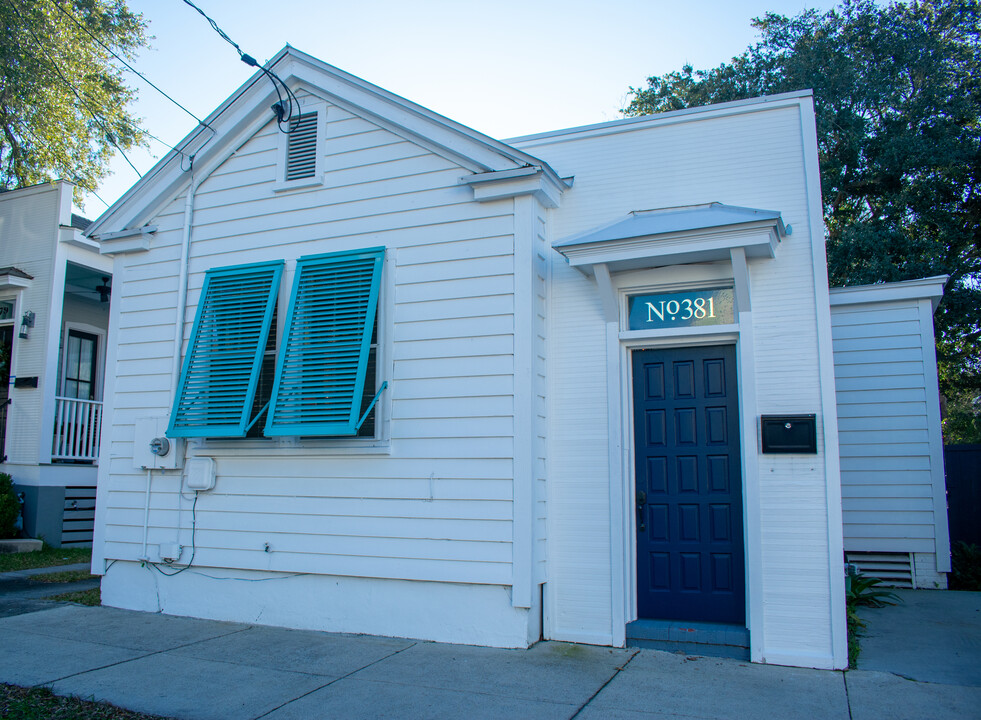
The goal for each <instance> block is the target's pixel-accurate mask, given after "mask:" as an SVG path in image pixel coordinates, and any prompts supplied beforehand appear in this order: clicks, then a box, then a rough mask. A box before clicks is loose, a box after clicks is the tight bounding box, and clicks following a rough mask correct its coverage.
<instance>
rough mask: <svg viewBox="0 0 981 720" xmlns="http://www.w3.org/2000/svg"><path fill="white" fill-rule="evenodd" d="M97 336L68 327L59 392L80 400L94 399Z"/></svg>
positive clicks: (96, 368)
mask: <svg viewBox="0 0 981 720" xmlns="http://www.w3.org/2000/svg"><path fill="white" fill-rule="evenodd" d="M98 346H99V336H98V335H94V334H92V333H87V332H82V331H81V330H74V329H69V331H68V347H66V348H65V378H64V386H63V387H62V390H61V394H62V395H63V396H64V397H69V398H78V399H81V400H95V381H96V371H97V370H98V367H99V365H98V361H97V360H98Z"/></svg>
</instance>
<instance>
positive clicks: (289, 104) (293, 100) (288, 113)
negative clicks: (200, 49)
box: [183, 0, 300, 134]
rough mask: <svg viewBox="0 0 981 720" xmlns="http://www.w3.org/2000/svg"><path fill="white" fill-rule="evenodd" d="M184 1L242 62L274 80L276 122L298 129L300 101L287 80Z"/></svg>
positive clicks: (281, 125)
mask: <svg viewBox="0 0 981 720" xmlns="http://www.w3.org/2000/svg"><path fill="white" fill-rule="evenodd" d="M183 2H184V4H185V5H188V6H190V7H192V8H194V9H195V10H197V11H198V13H199V14H200V15H201V17H203V18H204V19H205V20H207V21H208V24H209V25H211V27H212V28H214V31H215V32H216V33H218V35H219V36H220V37H221V38H222V39H223V40H224V41H225V42H227V43H228V44H229V45H231V46H232V47H233V48H235V51H236V52H237V53H238V56H239V59H240V60H241V61H242V62H244V63H245V64H246V65H248V66H249V67H254V68H258V69H259V71H261V72H262V73H264V74H265V75H266V77H268V78H269V80H270V82H272V84H273V88H274V89H275V90H276V96H277V97H278V98H279V102H277V103H276V104H275V105H273V111H274V112H275V113H276V123H277V125H278V126H279V131H280V132H282V133H286V134H289V133H290V132H292V131H293V130H296V128H297V127H298V126H299V123H300V101H299V100H298V99H297V97H296V95H295V94H294V93H293V91H292V90H290V88H289V86H288V85H287V84H286V83H285V82H283V80H282V78H280V77H279V76H278V75H276V73H274V72H273V71H272V70H269V69H268V68H266V67H263V66H262V65H260V64H259V61H258V60H256V59H255V58H254V57H252V56H251V55H249V54H248V53H247V52H245V51H244V50H242V48H241V46H240V45H239V44H238V43H237V42H235V41H234V40H232V39H231V38H230V37H229V36H228V33H226V32H225V31H224V30H222V29H221V27H219V25H218V23H217V22H215V21H214V20H213V19H212V18H210V17H208V15H207V13H205V12H204V10H202V9H201V8H199V7H198V6H197V5H195V4H194V3H193V2H191V0H183ZM280 88H282V91H280ZM284 93H285V95H286V102H285V103H284V101H283V94H284ZM294 106H295V107H296V113H295V115H296V121H295V122H293V126H292V127H290V122H291V121H292V120H293V116H294V110H293V108H294ZM284 123H285V126H286V127H285V129H284V128H283V125H284Z"/></svg>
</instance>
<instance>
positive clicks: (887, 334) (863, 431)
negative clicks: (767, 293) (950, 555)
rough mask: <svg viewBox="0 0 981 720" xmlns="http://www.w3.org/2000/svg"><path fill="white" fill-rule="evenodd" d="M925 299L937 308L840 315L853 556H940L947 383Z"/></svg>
mask: <svg viewBox="0 0 981 720" xmlns="http://www.w3.org/2000/svg"><path fill="white" fill-rule="evenodd" d="M921 302H925V303H926V304H927V305H929V300H924V301H918V300H916V299H912V300H899V301H894V302H878V303H863V304H848V305H835V306H833V307H832V309H831V318H832V323H833V335H834V350H835V379H836V383H837V389H838V392H837V397H838V417H839V420H838V423H839V438H840V442H841V493H842V514H843V519H844V535H845V550H850V551H875V552H901V553H910V552H913V553H935V552H936V551H937V545H936V524H937V518H936V517H935V516H934V511H935V508H934V474H935V472H936V468H935V467H934V466H933V465H934V462H935V459H934V458H932V457H931V445H930V443H931V435H932V434H935V433H939V432H940V428H939V427H936V428H932V427H930V421H929V415H928V412H927V403H928V401H930V400H933V401H936V392H937V379H936V373H935V371H934V373H933V376H932V377H930V376H929V373H928V368H929V367H930V364H929V362H927V361H928V360H929V358H927V357H926V354H927V353H929V354H931V355H932V353H933V327H932V323H931V324H930V327H929V328H925V327H923V324H922V314H921V308H920V304H921ZM927 317H929V315H927ZM928 393H933V395H934V396H933V397H932V398H931V397H929V396H928ZM941 462H942V460H941Z"/></svg>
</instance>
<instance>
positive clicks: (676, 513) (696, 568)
mask: <svg viewBox="0 0 981 720" xmlns="http://www.w3.org/2000/svg"><path fill="white" fill-rule="evenodd" d="M632 362H633V378H634V438H635V444H636V464H635V472H636V484H637V512H638V523H637V586H638V597H637V606H638V611H639V615H640V617H642V618H657V619H664V620H691V621H708V622H726V623H738V624H743V623H744V622H745V598H744V591H745V576H744V575H745V571H744V560H743V519H742V518H743V515H742V484H741V482H740V476H739V467H740V463H739V425H738V418H739V414H738V398H737V394H736V366H735V350H734V348H733V347H732V346H719V347H707V348H683V349H672V350H640V351H635V352H634V353H633V358H632Z"/></svg>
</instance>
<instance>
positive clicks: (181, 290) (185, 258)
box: [170, 166, 198, 397]
mask: <svg viewBox="0 0 981 720" xmlns="http://www.w3.org/2000/svg"><path fill="white" fill-rule="evenodd" d="M197 189H198V185H197V182H196V181H195V180H194V170H193V166H192V169H191V183H190V185H188V187H187V197H186V198H185V199H184V238H183V241H182V243H181V265H180V275H179V277H178V280H177V322H176V323H175V329H174V364H173V366H172V367H171V371H170V373H171V375H170V397H176V394H177V383H178V382H179V381H180V375H181V349H182V347H183V345H184V314H185V312H186V311H187V275H188V265H189V264H190V255H191V227H192V224H193V222H194V194H195V193H196V192H197Z"/></svg>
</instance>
